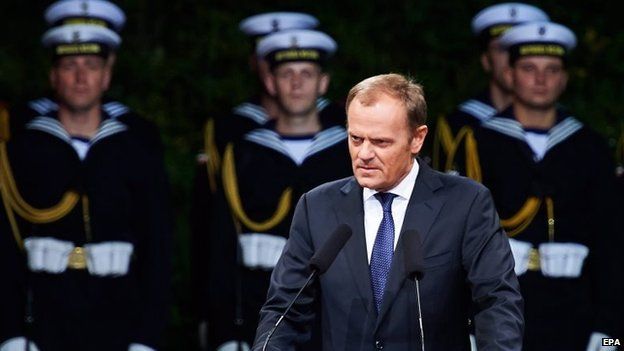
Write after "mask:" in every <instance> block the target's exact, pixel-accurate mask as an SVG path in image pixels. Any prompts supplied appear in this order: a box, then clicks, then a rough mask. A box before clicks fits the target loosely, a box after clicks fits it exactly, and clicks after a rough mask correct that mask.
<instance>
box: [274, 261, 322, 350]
mask: <svg viewBox="0 0 624 351" xmlns="http://www.w3.org/2000/svg"><path fill="white" fill-rule="evenodd" d="M317 272H318V270H317V269H314V270H313V271H312V273H310V275H309V276H308V280H306V282H305V284H303V286H302V287H301V288H300V289H299V291H298V292H297V295H295V298H294V299H292V300H291V301H290V303H289V304H288V307H286V310H285V311H284V313H282V315H281V316H280V317H279V319H278V320H277V322H275V325H274V326H273V328H271V330H270V331H269V334H267V337H266V339H265V340H264V345H262V351H266V348H267V346H268V345H269V340H271V337H272V336H273V333H275V330H277V327H278V326H279V325H280V323H282V320H283V319H284V317H285V316H286V314H287V313H288V311H290V309H291V307H292V306H293V305H294V304H295V301H297V299H298V298H299V295H301V293H302V292H303V290H304V289H305V288H306V287H307V286H308V284H309V283H310V281H311V280H312V278H314V276H315V275H316V273H317Z"/></svg>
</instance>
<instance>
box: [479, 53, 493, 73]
mask: <svg viewBox="0 0 624 351" xmlns="http://www.w3.org/2000/svg"><path fill="white" fill-rule="evenodd" d="M480 61H481V67H482V68H483V71H484V72H486V73H490V72H492V63H491V62H490V58H489V57H488V54H487V51H484V52H483V53H482V54H481V57H480Z"/></svg>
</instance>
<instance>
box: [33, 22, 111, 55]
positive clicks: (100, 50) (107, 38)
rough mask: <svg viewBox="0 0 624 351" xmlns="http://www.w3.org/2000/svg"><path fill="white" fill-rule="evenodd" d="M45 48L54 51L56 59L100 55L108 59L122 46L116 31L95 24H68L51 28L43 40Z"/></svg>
mask: <svg viewBox="0 0 624 351" xmlns="http://www.w3.org/2000/svg"><path fill="white" fill-rule="evenodd" d="M41 42H42V44H43V46H45V47H47V48H52V49H53V55H54V57H59V56H68V55H99V56H102V57H107V56H108V54H109V53H110V52H111V51H114V50H115V49H117V48H118V47H119V44H121V38H120V37H119V35H118V34H117V33H115V32H114V31H112V30H110V29H108V28H106V27H102V26H98V25H93V24H66V25H62V26H58V27H53V28H50V29H49V30H48V31H47V32H45V33H44V34H43V37H42V38H41Z"/></svg>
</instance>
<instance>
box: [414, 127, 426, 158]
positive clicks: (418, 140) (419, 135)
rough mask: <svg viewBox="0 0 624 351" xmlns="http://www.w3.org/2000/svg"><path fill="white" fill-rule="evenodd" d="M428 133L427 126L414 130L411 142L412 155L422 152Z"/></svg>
mask: <svg viewBox="0 0 624 351" xmlns="http://www.w3.org/2000/svg"><path fill="white" fill-rule="evenodd" d="M428 131H429V129H428V128H427V126H426V125H422V126H418V127H416V128H414V129H412V140H411V141H410V151H411V153H412V155H417V154H418V153H419V152H420V149H422V146H423V143H424V142H425V137H426V136H427V132H428Z"/></svg>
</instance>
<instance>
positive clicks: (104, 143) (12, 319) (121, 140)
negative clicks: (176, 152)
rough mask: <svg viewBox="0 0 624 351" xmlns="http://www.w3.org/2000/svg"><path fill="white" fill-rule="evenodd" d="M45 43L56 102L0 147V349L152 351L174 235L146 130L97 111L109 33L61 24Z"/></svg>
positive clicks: (111, 111)
mask: <svg viewBox="0 0 624 351" xmlns="http://www.w3.org/2000/svg"><path fill="white" fill-rule="evenodd" d="M42 42H43V44H44V45H45V46H46V47H48V48H49V49H50V50H51V52H52V57H53V62H52V66H51V68H50V73H49V79H50V84H51V87H52V90H53V91H54V97H53V98H51V99H48V100H47V101H48V102H49V103H43V102H41V101H40V102H39V103H38V104H36V106H37V108H40V109H41V113H39V114H34V113H33V114H32V115H30V116H27V117H26V118H24V117H21V120H22V121H23V123H24V125H23V128H22V130H20V132H19V133H16V134H14V135H12V136H11V139H10V140H9V141H8V143H7V144H5V143H4V141H3V142H2V143H0V145H1V147H0V169H1V170H2V171H1V172H0V184H1V185H0V192H1V193H2V200H3V201H2V203H0V207H3V208H1V209H0V212H1V213H2V215H0V216H1V217H2V218H0V222H2V225H1V226H0V256H1V257H2V264H1V265H0V275H2V276H6V277H10V280H12V281H13V282H12V283H9V284H5V285H3V287H2V289H0V290H2V291H1V292H0V304H1V305H0V310H1V311H2V313H0V350H1V351H14V350H15V351H22V350H26V349H27V350H31V351H32V350H38V349H41V350H43V351H55V350H56V351H61V350H89V351H99V350H102V351H103V350H111V351H113V350H116V351H153V350H155V349H156V348H157V345H158V343H159V341H160V339H161V335H162V332H163V331H164V328H165V324H166V319H167V318H166V316H167V310H168V306H167V296H168V290H169V278H170V258H171V237H172V229H171V212H170V208H169V203H168V190H167V180H166V174H165V171H164V162H163V159H162V147H160V146H159V145H160V141H159V140H158V139H157V138H158V137H157V134H156V133H155V127H153V125H152V124H151V123H149V122H147V121H145V120H142V119H140V118H139V117H137V116H135V115H132V114H128V113H127V112H128V111H123V108H121V107H120V106H119V105H115V106H110V108H106V106H105V105H103V103H102V96H103V94H104V93H105V92H106V91H107V89H108V87H109V85H110V81H111V75H112V71H111V70H112V67H111V65H110V64H109V62H108V60H109V58H110V55H111V54H112V53H113V52H114V51H115V50H116V49H117V48H118V47H119V45H120V43H121V39H120V37H119V35H118V34H117V33H116V32H115V31H113V30H111V29H109V28H107V27H106V26H100V25H96V24H65V25H60V26H56V27H52V28H50V29H49V30H48V31H47V32H46V33H45V34H44V35H43V38H42ZM33 111H35V112H36V110H33ZM18 119H19V118H18ZM7 223H10V225H9V224H7ZM11 277H14V279H13V278H11Z"/></svg>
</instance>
